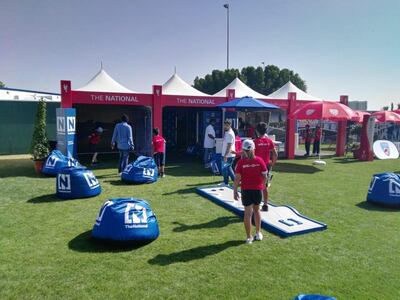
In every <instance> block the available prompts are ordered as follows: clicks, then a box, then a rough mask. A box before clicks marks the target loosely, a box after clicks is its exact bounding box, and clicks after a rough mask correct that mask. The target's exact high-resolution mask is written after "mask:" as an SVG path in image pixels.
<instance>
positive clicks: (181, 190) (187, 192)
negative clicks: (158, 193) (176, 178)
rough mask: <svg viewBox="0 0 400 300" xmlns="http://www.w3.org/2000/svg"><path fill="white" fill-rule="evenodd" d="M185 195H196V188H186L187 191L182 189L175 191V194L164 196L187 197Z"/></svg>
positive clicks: (165, 194) (170, 193)
mask: <svg viewBox="0 0 400 300" xmlns="http://www.w3.org/2000/svg"><path fill="white" fill-rule="evenodd" d="M185 194H196V188H195V187H189V188H186V189H180V190H176V191H173V192H169V193H164V194H163V196H169V195H185Z"/></svg>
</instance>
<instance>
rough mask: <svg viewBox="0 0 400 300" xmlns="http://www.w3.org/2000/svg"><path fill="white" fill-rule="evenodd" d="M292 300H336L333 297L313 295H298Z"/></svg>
mask: <svg viewBox="0 0 400 300" xmlns="http://www.w3.org/2000/svg"><path fill="white" fill-rule="evenodd" d="M293 300H336V298H334V297H330V296H323V295H315V294H308V295H306V294H300V295H298V296H296V297H295V298H293Z"/></svg>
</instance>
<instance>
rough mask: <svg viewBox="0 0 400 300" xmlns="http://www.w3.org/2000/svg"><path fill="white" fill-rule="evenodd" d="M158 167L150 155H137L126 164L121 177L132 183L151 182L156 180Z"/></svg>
mask: <svg viewBox="0 0 400 300" xmlns="http://www.w3.org/2000/svg"><path fill="white" fill-rule="evenodd" d="M157 177H158V169H157V165H156V163H155V162H154V159H153V158H152V157H147V156H139V157H138V159H137V160H135V161H134V162H132V163H130V164H129V165H127V166H126V168H125V170H124V171H123V172H122V174H121V179H122V180H124V181H127V182H133V183H152V182H155V181H157Z"/></svg>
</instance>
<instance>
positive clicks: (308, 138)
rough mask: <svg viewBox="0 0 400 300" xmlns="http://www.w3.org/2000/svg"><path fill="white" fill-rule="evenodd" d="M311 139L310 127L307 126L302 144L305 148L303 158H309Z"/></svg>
mask: <svg viewBox="0 0 400 300" xmlns="http://www.w3.org/2000/svg"><path fill="white" fill-rule="evenodd" d="M311 139H312V134H311V129H310V125H308V124H307V125H306V130H305V132H304V144H305V146H306V154H304V156H310V146H311Z"/></svg>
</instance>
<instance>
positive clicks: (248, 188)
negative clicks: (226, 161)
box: [233, 140, 267, 244]
mask: <svg viewBox="0 0 400 300" xmlns="http://www.w3.org/2000/svg"><path fill="white" fill-rule="evenodd" d="M254 148H255V145H254V142H253V141H252V140H244V141H243V147H242V149H243V157H242V158H241V159H240V160H239V162H238V164H237V166H236V170H235V182H234V185H233V198H234V199H235V200H239V193H238V187H239V186H241V187H242V191H241V195H242V204H243V206H244V220H243V221H244V228H245V230H246V236H247V238H246V244H251V243H253V240H256V241H261V240H262V239H263V234H262V233H261V213H260V203H261V199H262V191H263V190H264V188H265V184H266V178H267V166H266V165H265V163H264V161H263V160H262V158H261V157H258V156H256V155H255V153H254ZM253 212H254V223H255V225H256V235H255V236H254V238H253V236H252V235H251V220H252V215H253Z"/></svg>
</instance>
